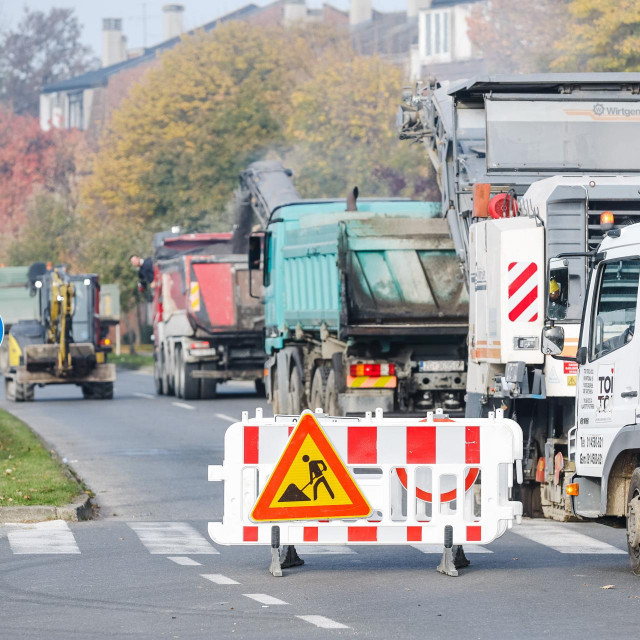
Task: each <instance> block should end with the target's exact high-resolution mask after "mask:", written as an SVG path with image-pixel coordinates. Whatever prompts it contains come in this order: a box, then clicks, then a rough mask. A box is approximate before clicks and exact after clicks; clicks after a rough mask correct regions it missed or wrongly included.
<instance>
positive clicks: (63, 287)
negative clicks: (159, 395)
mask: <svg viewBox="0 0 640 640" xmlns="http://www.w3.org/2000/svg"><path fill="white" fill-rule="evenodd" d="M26 275H27V289H28V295H29V296H30V297H31V298H32V299H33V300H32V305H31V311H30V312H29V309H28V306H29V305H28V303H27V301H26V296H24V295H22V296H20V302H21V304H22V307H21V309H22V314H23V317H22V318H21V319H12V323H11V326H10V329H9V331H8V335H7V337H6V340H5V343H4V344H3V348H2V351H1V352H0V369H1V371H2V374H3V376H4V380H5V395H6V398H7V400H10V401H13V402H29V401H31V400H33V399H34V390H35V387H36V386H40V387H44V386H47V385H52V384H75V385H77V386H80V387H81V388H82V394H83V396H84V397H85V398H86V399H105V400H106V399H111V398H113V383H114V381H115V379H116V371H115V365H113V364H110V363H107V356H108V354H109V353H110V352H111V348H110V347H109V346H107V344H106V342H107V340H106V339H105V338H106V332H107V330H108V326H107V325H106V324H105V325H104V326H103V325H102V324H101V321H100V283H99V278H98V276H97V275H96V274H71V273H70V272H69V271H68V269H67V268H66V266H64V265H57V266H52V265H48V264H45V263H35V264H33V265H31V267H29V269H28V271H27V274H26Z"/></svg>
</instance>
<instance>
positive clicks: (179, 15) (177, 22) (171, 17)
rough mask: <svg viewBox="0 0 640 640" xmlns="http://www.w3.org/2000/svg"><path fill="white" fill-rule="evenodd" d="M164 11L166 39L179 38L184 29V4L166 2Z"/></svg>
mask: <svg viewBox="0 0 640 640" xmlns="http://www.w3.org/2000/svg"><path fill="white" fill-rule="evenodd" d="M162 12H163V13H164V31H163V34H164V39H165V40H171V38H177V37H178V36H179V35H180V34H181V33H182V32H183V31H184V5H183V4H165V5H164V7H162Z"/></svg>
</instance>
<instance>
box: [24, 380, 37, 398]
mask: <svg viewBox="0 0 640 640" xmlns="http://www.w3.org/2000/svg"><path fill="white" fill-rule="evenodd" d="M22 387H23V391H22V395H23V398H24V401H25V402H33V400H34V398H35V388H36V387H35V385H34V384H24V385H22Z"/></svg>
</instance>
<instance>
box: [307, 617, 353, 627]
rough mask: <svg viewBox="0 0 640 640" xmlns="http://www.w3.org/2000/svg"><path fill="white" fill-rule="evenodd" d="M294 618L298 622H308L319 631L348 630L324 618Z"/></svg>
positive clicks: (340, 624) (342, 625)
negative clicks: (319, 629) (298, 619)
mask: <svg viewBox="0 0 640 640" xmlns="http://www.w3.org/2000/svg"><path fill="white" fill-rule="evenodd" d="M296 618H300V620H304V621H305V622H310V623H311V624H314V625H315V626H316V627H320V628H321V629H349V627H347V625H346V624H342V623H341V622H336V621H335V620H331V618H325V617H324V616H296Z"/></svg>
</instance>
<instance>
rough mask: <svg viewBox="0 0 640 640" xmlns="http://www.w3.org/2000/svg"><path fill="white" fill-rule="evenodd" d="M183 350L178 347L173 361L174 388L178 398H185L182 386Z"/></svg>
mask: <svg viewBox="0 0 640 640" xmlns="http://www.w3.org/2000/svg"><path fill="white" fill-rule="evenodd" d="M183 364H184V363H183V362H182V349H181V348H180V347H176V350H175V358H174V360H173V388H174V390H175V393H176V398H183V397H184V395H183V394H184V387H183V384H182V365H183Z"/></svg>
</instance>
